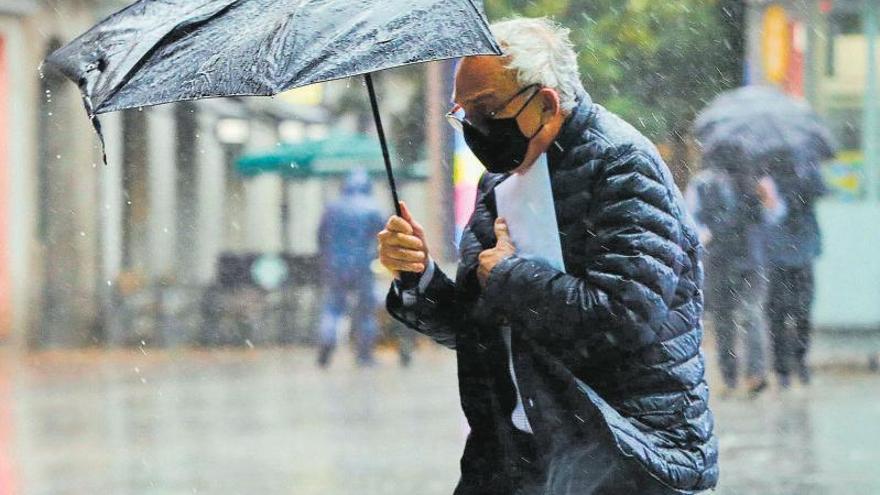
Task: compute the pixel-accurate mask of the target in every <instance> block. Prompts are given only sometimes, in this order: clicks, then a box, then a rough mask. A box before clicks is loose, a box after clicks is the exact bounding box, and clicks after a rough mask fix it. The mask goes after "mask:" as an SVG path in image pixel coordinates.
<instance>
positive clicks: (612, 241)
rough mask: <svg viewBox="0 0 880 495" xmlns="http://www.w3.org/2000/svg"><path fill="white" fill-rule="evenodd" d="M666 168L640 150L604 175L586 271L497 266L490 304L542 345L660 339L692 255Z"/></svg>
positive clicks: (631, 346) (628, 344) (591, 219)
mask: <svg viewBox="0 0 880 495" xmlns="http://www.w3.org/2000/svg"><path fill="white" fill-rule="evenodd" d="M661 167H662V165H661V164H659V163H658V162H657V161H656V160H655V159H654V158H652V157H650V156H648V155H646V154H645V153H642V152H639V151H635V152H632V153H630V154H629V156H624V157H623V158H620V159H618V160H616V161H614V162H613V163H610V164H609V165H608V166H606V167H605V168H604V170H602V171H600V172H597V179H596V182H594V188H593V190H592V193H593V199H594V201H593V205H594V206H593V207H592V208H591V210H590V211H589V212H584V228H587V229H589V230H588V234H589V238H588V239H589V240H588V242H587V244H588V245H587V246H585V247H584V249H585V250H586V254H587V263H586V265H587V266H586V269H585V273H580V274H577V275H578V276H573V275H569V274H566V273H562V272H560V271H558V270H555V269H553V268H551V267H550V266H549V265H547V264H545V263H542V262H539V261H532V260H525V259H523V258H519V257H517V256H513V257H511V258H508V259H506V260H504V261H502V262H501V263H499V264H498V265H497V266H496V267H495V268H494V269H493V271H492V273H491V275H490V278H489V283H488V286H487V288H486V292H485V296H486V297H487V299H488V300H489V301H491V304H492V305H493V306H494V307H495V308H497V309H498V310H500V311H501V312H502V313H503V314H504V315H505V316H507V317H508V318H510V319H511V320H513V321H517V322H519V323H520V326H521V327H522V328H524V329H525V331H526V332H528V333H529V337H531V338H533V339H536V340H541V339H544V338H546V339H552V340H553V341H555V342H557V343H560V342H562V343H566V342H567V343H571V344H575V343H583V342H591V341H593V342H595V339H603V340H606V341H607V342H608V343H610V344H611V345H612V346H614V347H618V348H621V349H624V350H635V349H638V348H641V347H642V346H645V345H648V344H651V343H653V342H655V341H657V340H658V333H659V332H660V331H661V327H662V324H663V323H664V322H665V321H666V320H667V316H668V313H669V311H670V305H671V303H672V299H673V297H674V294H675V290H676V287H677V286H678V279H679V276H680V274H681V272H682V269H683V268H682V267H683V264H682V260H683V259H684V258H685V253H684V250H683V249H682V248H681V236H682V227H681V222H680V218H681V211H680V209H681V208H682V205H681V204H680V203H681V200H680V198H679V195H678V194H676V193H674V192H673V190H672V187H674V186H673V185H672V182H671V179H669V178H668V174H664V173H663V172H662V171H661Z"/></svg>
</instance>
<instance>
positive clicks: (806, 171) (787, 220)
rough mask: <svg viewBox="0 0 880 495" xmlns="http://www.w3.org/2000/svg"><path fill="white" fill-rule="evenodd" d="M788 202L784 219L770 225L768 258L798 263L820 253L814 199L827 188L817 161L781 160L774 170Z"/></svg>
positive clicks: (790, 264)
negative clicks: (774, 224) (782, 161)
mask: <svg viewBox="0 0 880 495" xmlns="http://www.w3.org/2000/svg"><path fill="white" fill-rule="evenodd" d="M773 177H774V178H775V180H776V182H777V184H779V191H780V193H781V194H782V197H783V198H785V202H786V204H787V205H788V212H787V214H786V215H785V217H784V218H783V220H782V221H781V222H780V223H779V224H778V225H776V226H773V227H771V229H770V244H769V249H770V261H771V262H772V263H773V264H774V265H779V266H787V267H801V266H805V265H808V264H810V263H812V262H813V260H814V259H815V258H816V257H818V256H819V255H820V254H821V253H822V236H821V233H820V231H819V222H818V220H817V219H816V201H817V200H818V199H819V198H821V197H822V196H823V195H824V194H825V193H826V192H827V189H826V187H825V182H824V181H823V180H822V174H821V172H820V170H819V164H818V163H816V161H815V160H810V159H808V158H802V159H801V158H797V157H796V158H795V159H794V160H792V161H787V162H784V163H780V164H779V166H778V167H777V168H776V169H775V170H774V171H773Z"/></svg>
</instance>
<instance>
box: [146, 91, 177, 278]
mask: <svg viewBox="0 0 880 495" xmlns="http://www.w3.org/2000/svg"><path fill="white" fill-rule="evenodd" d="M148 112H149V113H148V115H147V136H148V145H147V158H148V164H149V165H148V169H149V173H148V176H149V178H148V191H149V192H148V195H149V198H150V219H149V245H150V260H149V273H150V278H152V279H154V280H156V279H160V278H163V277H167V276H171V275H173V274H174V252H175V238H176V235H175V231H176V229H177V220H176V213H177V212H176V209H175V208H176V202H177V176H176V170H175V161H176V142H175V140H176V132H175V122H174V112H173V110H172V108H171V107H170V106H168V105H163V106H158V107H154V108H151V109H149V110H148Z"/></svg>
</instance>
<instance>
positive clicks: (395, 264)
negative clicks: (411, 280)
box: [379, 256, 425, 273]
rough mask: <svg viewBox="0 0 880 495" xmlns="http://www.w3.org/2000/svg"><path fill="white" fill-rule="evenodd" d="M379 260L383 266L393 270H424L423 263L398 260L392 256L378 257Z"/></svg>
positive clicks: (421, 271) (414, 271)
mask: <svg viewBox="0 0 880 495" xmlns="http://www.w3.org/2000/svg"><path fill="white" fill-rule="evenodd" d="M379 261H380V262H381V263H382V265H383V266H384V267H385V268H387V269H389V270H391V271H393V272H412V273H423V272H424V271H425V264H424V263H414V262H406V261H399V260H396V259H394V258H389V257H387V256H382V257H380V258H379Z"/></svg>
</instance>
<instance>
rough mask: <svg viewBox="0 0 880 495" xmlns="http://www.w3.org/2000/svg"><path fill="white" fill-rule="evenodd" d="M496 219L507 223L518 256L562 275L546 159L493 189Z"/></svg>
mask: <svg viewBox="0 0 880 495" xmlns="http://www.w3.org/2000/svg"><path fill="white" fill-rule="evenodd" d="M495 202H496V204H497V205H498V216H499V217H502V218H504V219H505V220H507V226H508V228H509V229H510V237H511V239H512V240H513V244H514V245H515V246H516V250H517V256H520V257H522V258H526V259H536V260H543V261H545V262H546V263H549V264H550V266H552V267H553V268H556V269H557V270H559V271H563V272H564V271H565V262H564V261H563V259H562V244H561V243H560V241H559V227H558V225H557V223H556V208H555V207H554V206H553V190H552V189H551V186H550V170H549V168H548V165H547V156H546V155H541V158H539V159H538V161H537V162H536V163H535V165H534V166H532V168H531V169H529V171H528V172H526V173H525V174H523V175H516V174H514V175H511V176H510V177H509V178H508V179H507V180H505V181H504V182H502V183H501V184H499V185H498V186H497V187H496V188H495Z"/></svg>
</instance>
